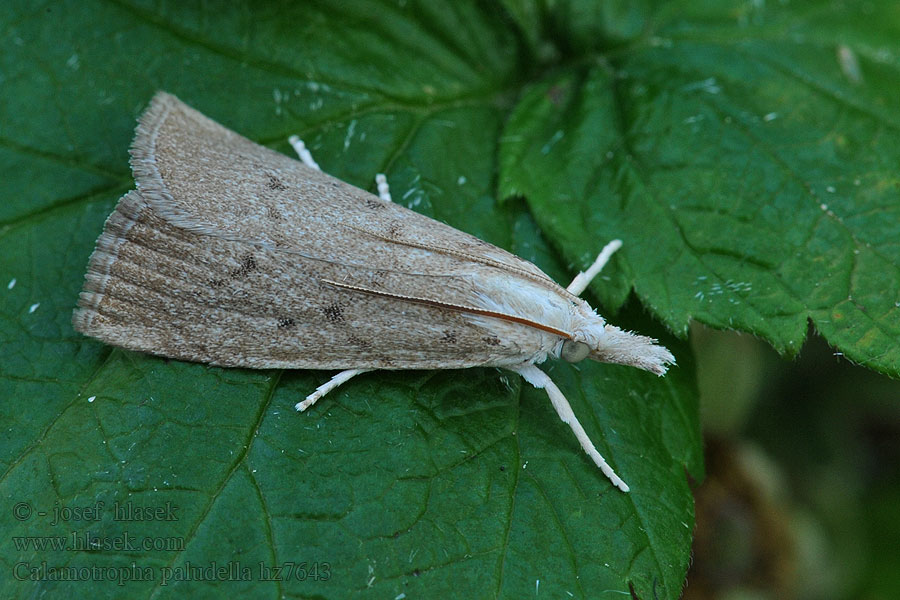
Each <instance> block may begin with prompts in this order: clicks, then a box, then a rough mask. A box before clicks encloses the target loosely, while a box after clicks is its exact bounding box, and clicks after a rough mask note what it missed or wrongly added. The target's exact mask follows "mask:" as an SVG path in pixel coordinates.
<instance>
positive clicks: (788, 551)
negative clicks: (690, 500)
mask: <svg viewBox="0 0 900 600" xmlns="http://www.w3.org/2000/svg"><path fill="white" fill-rule="evenodd" d="M691 340H692V344H693V347H694V350H695V352H696V354H697V362H698V378H699V386H700V401H701V418H702V422H703V427H704V432H705V450H706V469H707V477H706V480H705V481H704V482H703V483H702V484H700V485H699V486H698V487H697V488H696V490H695V498H696V501H697V528H696V531H695V539H694V548H693V562H692V566H691V570H690V571H689V572H688V578H687V585H686V587H685V596H684V597H685V598H686V599H691V600H696V599H702V598H718V599H735V600H737V599H760V600H763V599H775V598H799V599H804V600H806V599H810V600H812V599H814V598H821V599H825V600H827V599H843V598H865V599H872V600H876V599H877V600H881V599H884V600H888V599H891V598H897V597H898V593H900V570H898V569H897V565H900V545H898V543H897V541H898V540H900V469H898V464H900V403H898V400H900V382H898V381H895V380H891V379H888V378H886V377H884V376H881V375H878V374H876V373H873V372H872V371H869V370H867V369H865V368H863V367H861V366H858V365H854V364H852V363H850V362H849V361H848V360H846V359H845V358H843V357H842V356H841V354H840V353H839V352H835V351H834V350H833V349H832V348H830V347H829V346H828V345H827V344H826V343H825V342H824V341H823V340H822V338H821V337H819V336H818V335H816V332H815V331H814V330H811V331H810V337H809V338H808V340H807V342H806V344H805V345H804V347H803V349H802V351H801V353H800V356H799V357H798V358H797V359H796V360H794V361H786V360H783V359H781V358H779V357H778V356H777V354H775V352H773V351H772V349H771V347H770V346H769V345H767V344H765V343H763V342H761V341H759V340H757V339H755V338H754V337H752V336H749V335H745V334H744V335H742V334H738V333H734V332H722V331H715V330H712V329H709V328H706V327H703V326H699V325H695V326H693V327H692V329H691Z"/></svg>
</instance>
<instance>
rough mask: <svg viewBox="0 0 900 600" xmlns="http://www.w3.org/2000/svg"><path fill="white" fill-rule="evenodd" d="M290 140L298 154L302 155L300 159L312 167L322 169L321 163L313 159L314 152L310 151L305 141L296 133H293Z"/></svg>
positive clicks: (317, 169)
mask: <svg viewBox="0 0 900 600" xmlns="http://www.w3.org/2000/svg"><path fill="white" fill-rule="evenodd" d="M288 142H290V144H291V146H293V147H294V152H296V153H297V156H299V157H300V160H302V161H303V164H304V165H306V166H307V167H310V168H311V169H315V170H316V171H321V170H322V169H320V168H319V164H318V163H317V162H316V161H314V160H313V157H312V154H310V153H309V150H307V148H306V144H304V143H303V140H301V139H300V138H299V137H297V136H296V135H292V136H291V137H289V138H288Z"/></svg>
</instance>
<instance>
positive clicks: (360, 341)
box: [347, 334, 372, 351]
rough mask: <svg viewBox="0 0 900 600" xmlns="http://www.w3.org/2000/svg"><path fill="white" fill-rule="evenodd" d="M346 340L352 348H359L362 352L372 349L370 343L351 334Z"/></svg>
mask: <svg viewBox="0 0 900 600" xmlns="http://www.w3.org/2000/svg"><path fill="white" fill-rule="evenodd" d="M347 339H348V341H349V342H350V343H351V344H353V345H354V346H359V347H360V348H362V349H363V350H367V351H368V350H371V349H372V342H371V341H369V340H367V339H365V338H361V337H359V336H358V335H355V334H351V335H350V337H349V338H347Z"/></svg>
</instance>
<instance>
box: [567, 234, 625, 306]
mask: <svg viewBox="0 0 900 600" xmlns="http://www.w3.org/2000/svg"><path fill="white" fill-rule="evenodd" d="M621 247H622V240H613V241H611V242H610V243H608V244H607V245H606V246H604V247H603V250H601V251H600V254H598V255H597V260H595V261H594V264H592V265H591V266H590V267H589V268H588V270H587V271H582V272H581V273H579V274H578V275H576V276H575V279H573V280H572V283H570V284H569V287H567V288H566V289H567V290H568V291H570V292H572V293H573V294H575V295H576V296H580V295H581V292H583V291H584V290H585V289H586V288H587V286H588V284H589V283H590V282H591V280H592V279H593V278H594V277H596V276H597V274H598V273H600V271H601V270H602V269H603V267H605V266H606V263H608V262H609V258H610V257H611V256H612V255H613V252H615V251H616V250H618V249H619V248H621Z"/></svg>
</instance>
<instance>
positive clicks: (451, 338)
mask: <svg viewBox="0 0 900 600" xmlns="http://www.w3.org/2000/svg"><path fill="white" fill-rule="evenodd" d="M441 341H443V342H444V343H447V344H455V343H456V342H457V341H458V338H457V336H456V332H455V331H451V330H449V329H448V330H447V331H445V332H444V335H443V337H441Z"/></svg>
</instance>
